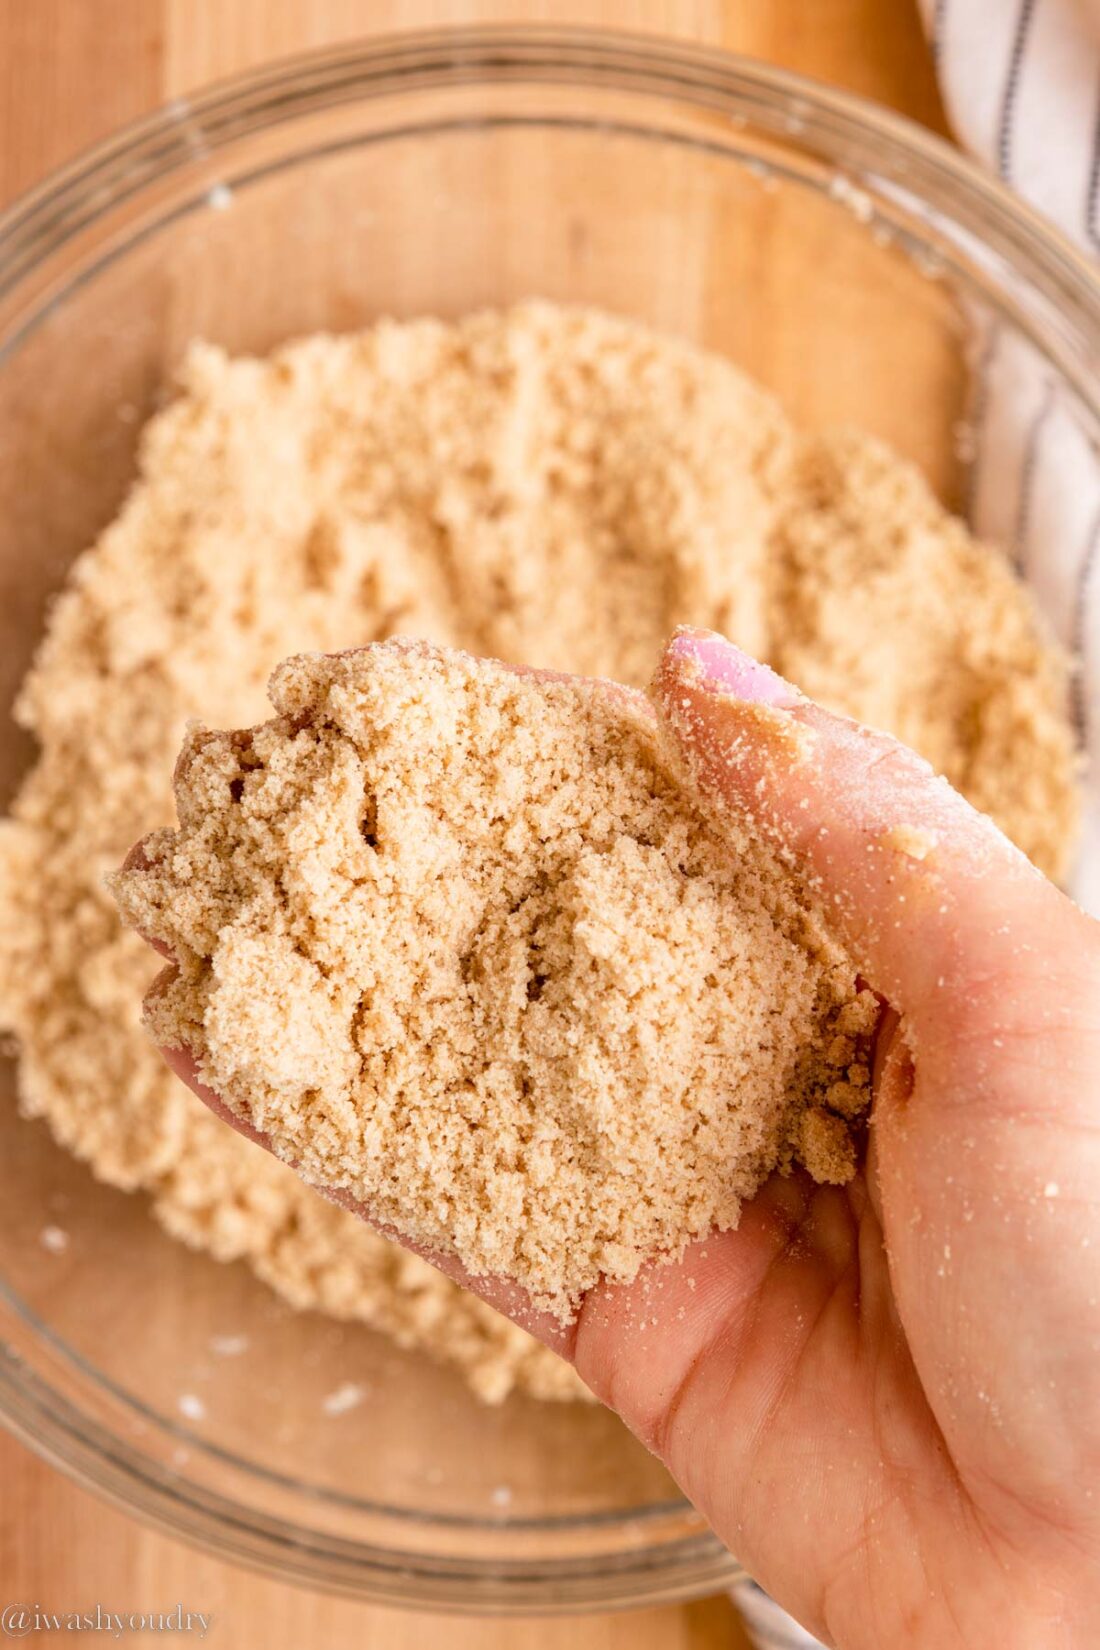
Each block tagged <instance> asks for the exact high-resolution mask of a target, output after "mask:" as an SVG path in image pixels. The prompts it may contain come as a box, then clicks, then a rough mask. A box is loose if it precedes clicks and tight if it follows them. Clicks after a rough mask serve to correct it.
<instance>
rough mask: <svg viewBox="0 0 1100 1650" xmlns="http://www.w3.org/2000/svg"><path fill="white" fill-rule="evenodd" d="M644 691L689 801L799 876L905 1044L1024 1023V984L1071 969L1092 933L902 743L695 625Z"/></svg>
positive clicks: (1028, 994)
mask: <svg viewBox="0 0 1100 1650" xmlns="http://www.w3.org/2000/svg"><path fill="white" fill-rule="evenodd" d="M653 697H654V700H655V702H656V705H657V709H658V713H659V715H660V717H661V719H662V721H663V723H664V725H665V727H666V728H667V730H668V731H669V732H670V733H671V736H672V738H673V741H674V743H675V744H676V746H677V747H678V749H679V752H680V754H681V757H682V759H683V761H684V763H685V765H686V767H687V768H688V771H689V774H690V776H691V778H692V780H693V782H694V784H695V786H696V788H697V790H698V791H699V793H700V795H701V796H702V798H703V800H704V801H705V802H706V803H707V804H708V805H710V806H711V807H712V808H714V809H716V810H717V812H718V813H719V815H720V814H721V812H722V811H723V810H731V809H732V810H735V811H736V812H737V813H738V814H740V815H742V816H744V815H745V814H748V815H749V816H750V818H752V819H753V820H754V822H755V823H756V825H757V827H758V829H759V830H760V831H761V832H762V834H763V835H764V836H765V837H766V838H767V839H768V840H769V841H770V842H771V843H772V844H773V845H774V846H775V847H776V848H777V849H778V850H779V852H780V854H781V855H782V856H783V857H784V859H786V860H788V861H789V862H792V863H797V864H798V865H799V866H800V867H802V869H803V870H804V872H805V873H806V874H807V875H808V878H809V881H810V884H811V886H812V887H813V888H814V889H816V891H817V893H818V895H819V897H820V899H821V902H822V904H823V905H824V906H825V907H826V909H827V910H828V912H829V913H830V916H831V919H832V922H833V925H834V928H835V930H836V932H837V933H838V936H839V937H840V939H841V940H842V941H843V943H844V944H845V945H846V946H847V948H848V950H849V951H850V952H851V955H852V957H853V960H854V961H855V963H856V966H857V967H858V968H859V970H860V972H861V973H862V974H864V975H865V976H866V978H867V979H868V980H869V981H870V982H871V984H872V985H873V986H874V987H875V988H876V990H878V991H880V992H882V993H883V995H884V996H886V997H887V999H888V1000H889V1002H890V1003H891V1005H892V1006H893V1007H894V1008H895V1009H896V1010H897V1011H898V1013H899V1014H901V1015H902V1016H903V1017H904V1019H905V1022H906V1029H907V1033H908V1034H909V1035H910V1037H911V1038H915V1039H916V1040H918V1041H922V1039H923V1038H924V1037H926V1036H927V1037H929V1038H940V1037H945V1038H948V1039H953V1038H954V1036H955V1034H956V1033H957V1032H958V1031H959V1029H960V1026H961V1025H962V1024H963V1023H965V1026H966V1028H967V1029H968V1031H969V1032H970V1033H971V1034H973V1033H974V1032H975V1031H976V1030H979V1029H987V1028H988V1027H989V1026H990V1025H991V1024H992V1023H993V1022H995V1023H996V1025H997V1026H998V1028H1001V1029H1003V1028H1004V1027H1005V1025H1006V1024H1010V1023H1011V1022H1012V1020H1013V1018H1014V1014H1015V1012H1016V1011H1017V1010H1018V1011H1019V1012H1020V1013H1021V1014H1023V1015H1024V1016H1025V1017H1030V1018H1031V1019H1032V1021H1033V1017H1034V990H1035V987H1036V984H1037V983H1038V982H1039V980H1040V979H1041V981H1042V984H1043V987H1044V989H1045V990H1047V991H1049V990H1050V989H1051V986H1052V984H1055V983H1056V980H1052V972H1053V973H1054V974H1055V975H1056V974H1057V972H1058V968H1059V958H1060V957H1061V958H1062V959H1064V968H1065V972H1066V974H1067V976H1068V975H1069V974H1070V973H1071V972H1072V971H1073V970H1074V969H1075V968H1076V967H1077V965H1078V963H1079V954H1080V949H1081V947H1082V946H1083V945H1084V944H1085V943H1086V939H1085V933H1084V931H1085V930H1086V929H1089V930H1091V929H1092V928H1093V926H1094V925H1093V924H1092V923H1090V922H1089V921H1088V919H1087V918H1086V917H1084V916H1083V914H1082V913H1081V912H1079V911H1078V910H1077V909H1076V907H1075V906H1074V905H1073V904H1072V903H1071V902H1070V901H1069V900H1068V899H1066V898H1065V896H1064V895H1062V894H1060V893H1059V892H1058V890H1057V889H1056V888H1055V887H1054V886H1053V884H1051V883H1049V882H1047V881H1046V880H1045V878H1043V877H1042V876H1041V874H1040V873H1039V872H1038V871H1036V870H1035V869H1034V867H1033V866H1032V865H1031V864H1030V862H1029V861H1028V860H1027V859H1026V858H1025V856H1024V855H1023V854H1022V853H1020V851H1019V850H1018V849H1017V848H1015V847H1014V846H1013V845H1012V844H1011V843H1010V842H1009V841H1008V839H1007V837H1005V836H1003V835H1002V834H1001V832H1000V831H999V830H998V829H997V827H996V826H995V825H994V824H993V822H992V820H990V819H988V818H986V817H985V816H984V815H982V814H980V813H978V812H977V811H976V810H975V809H974V808H972V807H971V806H970V805H969V803H967V802H966V801H965V800H964V798H963V797H961V796H960V795H959V794H958V793H957V792H956V791H954V790H952V788H951V786H950V785H949V784H948V782H947V781H946V779H942V778H938V777H937V776H936V775H935V774H934V773H933V771H932V769H931V768H930V767H929V765H928V763H927V762H925V761H924V760H923V759H922V758H921V757H919V756H917V755H916V754H915V752H913V751H911V750H909V749H908V748H907V747H906V746H904V745H900V744H899V743H898V742H897V741H896V740H894V739H892V738H890V737H889V736H888V735H887V734H883V733H878V732H875V731H873V730H872V729H870V728H865V727H861V726H860V725H859V724H857V723H855V722H851V721H849V720H847V719H846V718H844V717H840V716H834V715H831V714H830V713H829V712H828V711H826V710H823V709H822V708H821V707H820V706H819V705H816V704H814V703H813V702H812V701H811V700H809V699H806V698H804V697H803V696H802V695H801V694H800V693H799V692H798V690H797V689H796V688H794V687H792V686H791V685H790V684H789V683H788V682H785V681H784V680H783V679H782V677H780V676H777V675H776V674H775V672H774V671H772V670H769V669H768V667H767V666H766V665H761V664H758V663H757V662H756V661H755V660H753V659H750V658H749V657H748V656H747V655H746V654H744V653H742V652H741V651H740V650H739V649H738V648H736V647H734V646H733V645H732V644H731V643H729V642H727V641H725V640H724V639H723V638H722V637H721V636H716V635H714V634H713V633H711V632H709V631H697V630H681V631H679V632H677V634H676V635H675V636H674V637H673V640H672V642H671V643H670V644H669V646H668V648H667V650H666V652H665V655H664V657H663V659H662V661H661V665H660V667H659V669H658V673H657V677H656V681H655V683H654V687H653ZM1090 937H1091V936H1090ZM1060 944H1061V946H1062V947H1063V949H1062V950H1061V951H1060V950H1059V946H1060ZM1074 953H1076V955H1075V954H1074ZM976 1022H977V1023H976Z"/></svg>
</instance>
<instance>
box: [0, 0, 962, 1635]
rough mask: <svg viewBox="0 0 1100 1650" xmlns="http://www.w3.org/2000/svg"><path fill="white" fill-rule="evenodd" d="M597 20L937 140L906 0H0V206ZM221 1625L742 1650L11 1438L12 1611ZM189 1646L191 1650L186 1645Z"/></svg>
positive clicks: (262, 1630) (8, 1585)
mask: <svg viewBox="0 0 1100 1650" xmlns="http://www.w3.org/2000/svg"><path fill="white" fill-rule="evenodd" d="M520 19H523V20H529V21H539V22H569V23H590V24H604V25H609V26H612V25H614V26H618V27H621V28H630V29H641V30H649V31H653V32H663V33H666V34H670V35H677V36H679V37H681V38H686V39H691V40H695V41H699V42H706V43H709V44H715V45H723V46H727V47H730V48H732V49H734V50H737V51H743V52H748V53H751V54H753V55H755V56H758V57H762V58H766V59H769V60H770V61H773V62H776V63H780V64H782V65H784V66H785V67H788V68H792V69H798V70H801V71H802V72H803V73H806V74H811V75H816V76H818V77H819V78H821V79H825V80H832V81H834V82H836V83H838V84H840V85H843V86H846V87H848V88H850V89H852V90H854V91H858V92H861V93H863V94H864V95H866V96H870V97H874V98H878V99H879V100H880V101H882V102H885V103H889V104H891V105H893V106H894V107H895V108H898V109H901V110H903V111H904V112H905V113H907V114H909V115H911V116H913V117H915V118H917V119H919V120H923V121H925V122H927V123H928V124H931V125H933V126H936V127H938V128H939V129H941V130H942V129H943V114H942V110H941V108H940V104H939V100H938V98H937V95H936V91H935V85H934V82H933V78H932V71H931V63H930V59H929V57H928V53H927V51H926V48H925V46H924V42H923V38H922V35H921V32H920V27H919V24H918V20H917V14H916V6H915V3H914V0H572V3H568V0H566V3H561V0H543V3H541V4H539V3H537V0H528V3H527V4H523V3H518V4H517V3H513V4H502V3H483V4H469V3H463V0H436V3H434V4H433V3H432V0H94V3H93V0H0V205H3V204H6V203H7V201H8V200H9V199H10V198H11V197H12V196H13V195H15V194H16V193H18V192H19V191H20V190H22V189H24V188H26V187H27V186H28V185H29V184H32V183H34V182H37V181H38V179H39V178H40V177H41V176H42V175H43V174H44V173H45V172H47V171H48V170H49V169H50V168H52V167H54V166H56V165H58V164H59V163H60V162H62V161H65V160H67V159H69V157H70V156H72V155H73V154H74V153H75V152H76V151H78V150H80V149H82V148H83V147H84V146H85V145H87V144H89V143H91V142H93V141H94V140H96V139H97V138H100V137H102V136H103V135H104V134H105V133H107V132H108V131H110V130H111V128H112V127H115V126H117V125H119V124H120V123H122V122H123V121H127V120H131V119H133V118H134V117H135V116H137V115H140V114H143V113H145V112H146V111H148V110H150V109H152V108H154V107H155V106H156V105H158V104H160V103H162V102H164V101H165V100H166V99H168V98H170V97H173V96H176V95H178V94H181V93H185V92H189V91H191V90H193V89H194V88H195V87H197V86H201V85H203V84H204V83H205V82H208V81H210V80H214V79H218V78H220V77H221V76H224V75H227V74H232V73H234V72H236V71H238V70H241V69H245V68H250V67H253V66H255V65H256V64H259V63H262V62H263V61H264V60H265V59H269V58H273V57H279V56H283V55H286V54H288V53H291V52H295V51H299V50H302V49H306V48H309V47H319V46H325V45H330V44H332V43H334V42H337V41H342V40H346V39H349V38H352V37H354V36H362V35H364V34H372V33H383V32H386V31H389V30H394V29H407V28H413V27H417V26H422V25H426V24H431V23H435V24H439V23H454V24H457V23H471V22H502V21H513V22H514V21H517V20H520ZM17 1601H25V1602H27V1603H28V1604H31V1603H35V1602H37V1603H38V1604H40V1605H41V1606H42V1607H43V1608H44V1609H47V1610H56V1611H64V1610H67V1609H87V1608H89V1607H94V1604H95V1603H96V1602H99V1603H100V1604H102V1606H103V1607H104V1608H105V1609H124V1610H141V1609H146V1610H148V1609H167V1608H170V1607H172V1606H174V1605H175V1604H176V1603H177V1602H178V1601H179V1602H182V1603H183V1605H184V1607H185V1608H188V1607H190V1608H191V1609H194V1610H200V1611H203V1612H204V1613H207V1614H211V1615H212V1616H213V1618H214V1622H213V1626H212V1628H211V1631H210V1633H209V1634H208V1642H209V1643H211V1644H213V1645H215V1646H217V1645H221V1646H232V1647H233V1650H237V1647H241V1650H246V1647H249V1646H253V1645H256V1646H263V1647H264V1650H284V1647H285V1650H290V1647H294V1650H303V1647H307V1646H308V1647H311V1650H312V1647H314V1646H318V1647H320V1646H324V1647H325V1650H345V1647H347V1650H350V1647H351V1646H356V1647H357V1650H360V1647H370V1646H381V1647H385V1650H404V1647H405V1646H408V1647H409V1650H412V1647H413V1646H414V1645H415V1646H420V1645H425V1644H429V1645H446V1646H448V1647H449V1650H464V1647H466V1646H474V1645H477V1646H478V1647H479V1650H496V1647H498V1646H499V1647H500V1650H503V1647H504V1646H513V1645H517V1644H522V1645H523V1646H525V1647H530V1650H557V1647H558V1646H561V1647H562V1650H564V1647H565V1646H567V1645H568V1646H569V1647H570V1650H618V1647H620V1646H621V1647H622V1650H627V1647H629V1650H647V1647H649V1646H652V1647H653V1650H657V1647H658V1646H660V1650H688V1647H691V1650H703V1647H716V1646H725V1647H731V1650H741V1647H742V1646H745V1645H746V1644H747V1642H748V1641H747V1640H746V1638H745V1636H744V1634H743V1632H742V1630H741V1628H740V1626H739V1624H738V1622H737V1620H736V1618H735V1614H734V1611H733V1609H732V1607H731V1606H730V1605H729V1603H728V1602H727V1601H726V1600H725V1599H723V1598H716V1599H709V1600H704V1601H702V1602H700V1603H697V1604H691V1605H684V1606H680V1607H670V1608H668V1609H662V1610H648V1611H640V1612H635V1613H633V1614H624V1615H614V1616H611V1615H602V1616H587V1617H583V1618H576V1617H574V1618H570V1619H567V1620H563V1621H524V1622H520V1623H517V1622H493V1621H487V1620H477V1619H473V1618H442V1617H435V1616H420V1615H414V1614H411V1613H405V1612H394V1611H389V1610H381V1609H375V1608H370V1607H367V1606H363V1605H357V1604H353V1603H348V1602H345V1601H342V1600H337V1599H331V1598H328V1597H324V1596H320V1595H317V1594H311V1593H306V1592H302V1591H300V1590H298V1589H296V1588H293V1587H287V1586H283V1585H280V1584H279V1583H278V1582H274V1581H269V1580H267V1579H264V1578H261V1577H259V1576H255V1575H252V1574H251V1573H248V1572H245V1571H243V1570H238V1569H236V1568H233V1567H231V1566H229V1565H226V1564H222V1563H219V1562H218V1561H217V1560H215V1559H212V1558H209V1557H206V1556H205V1555H201V1554H198V1553H196V1552H194V1551H192V1550H191V1549H190V1548H187V1547H184V1546H181V1545H179V1544H178V1543H176V1542H173V1541H170V1540H167V1539H165V1538H164V1537H162V1536H159V1535H155V1534H153V1533H151V1532H150V1531H148V1530H146V1529H144V1528H142V1527H141V1526H139V1525H138V1524H136V1523H134V1522H133V1521H132V1520H130V1519H128V1518H126V1517H125V1516H124V1515H122V1514H121V1513H118V1512H116V1511H114V1510H113V1509H110V1508H108V1507H106V1506H104V1505H102V1504H101V1503H100V1502H98V1501H97V1500H95V1499H93V1498H92V1497H91V1496H89V1495H88V1494H86V1493H85V1492H84V1491H82V1490H78V1489H76V1488H75V1487H74V1486H73V1485H71V1484H69V1483H68V1482H67V1481H66V1480H65V1479H63V1478H62V1477H61V1476H60V1475H59V1474H57V1473H56V1472H54V1471H53V1470H52V1469H51V1468H49V1467H47V1466H46V1465H44V1464H43V1463H42V1462H40V1461H38V1460H37V1459H35V1458H34V1457H32V1456H31V1455H30V1454H28V1453H27V1452H26V1451H25V1450H23V1449H22V1448H21V1447H20V1446H19V1445H17V1444H16V1443H15V1442H13V1441H12V1440H11V1439H10V1438H8V1437H7V1436H6V1434H2V1433H0V1607H2V1606H3V1605H5V1604H9V1603H13V1602H17ZM189 1642H194V1641H193V1640H189Z"/></svg>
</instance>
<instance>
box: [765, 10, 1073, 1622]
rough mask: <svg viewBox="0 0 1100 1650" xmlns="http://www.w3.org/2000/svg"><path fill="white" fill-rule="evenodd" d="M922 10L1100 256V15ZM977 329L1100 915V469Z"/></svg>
mask: <svg viewBox="0 0 1100 1650" xmlns="http://www.w3.org/2000/svg"><path fill="white" fill-rule="evenodd" d="M918 4H919V6H920V9H921V13H922V16H923V18H924V22H925V26H926V28H927V31H928V35H929V39H930V41H931V44H932V50H933V53H934V55H935V60H936V72H937V75H938V77H939V82H940V89H941V91H942V92H943V97H944V102H945V103H946V105H947V110H948V113H949V115H950V117H951V122H952V125H953V127H954V130H955V134H956V136H957V137H958V139H959V141H960V142H961V143H962V144H963V145H964V146H965V147H966V148H967V149H969V150H970V151H971V152H972V153H973V154H974V155H976V156H978V157H979V158H980V159H981V160H983V161H985V162H986V164H987V165H988V166H990V167H992V168H993V169H994V170H995V171H996V172H997V173H998V174H999V176H1000V177H1001V178H1002V179H1003V180H1004V182H1005V183H1007V184H1009V185H1010V186H1011V187H1012V188H1013V189H1017V190H1019V192H1020V194H1021V195H1023V196H1024V197H1025V198H1026V199H1027V200H1028V201H1030V202H1031V204H1032V205H1033V206H1035V207H1037V208H1038V209H1039V210H1040V211H1041V212H1043V213H1045V214H1046V216H1047V217H1049V218H1051V219H1053V221H1054V222H1055V223H1056V224H1057V225H1058V226H1059V228H1060V229H1062V230H1063V231H1064V232H1065V233H1066V234H1067V235H1069V236H1070V238H1071V239H1073V240H1074V241H1076V242H1077V244H1078V245H1079V246H1082V247H1084V248H1086V249H1087V250H1088V251H1091V252H1092V253H1094V254H1100V0H918ZM974 324H975V333H976V337H975V339H974V360H975V364H976V370H975V374H974V388H973V403H972V407H971V422H972V424H973V428H974V464H973V468H972V471H971V479H970V499H969V504H968V511H967V513H968V516H969V519H970V522H971V525H972V526H973V527H974V528H975V530H976V531H977V532H978V533H979V534H981V535H982V536H983V537H985V538H989V539H992V540H993V541H994V542H995V543H998V544H1000V545H1002V546H1003V547H1004V548H1005V549H1007V550H1008V551H1009V552H1010V554H1011V555H1012V557H1013V559H1014V561H1015V563H1016V566H1017V567H1018V568H1019V570H1020V572H1021V573H1022V574H1023V576H1024V577H1025V578H1026V579H1027V580H1028V582H1029V584H1031V586H1032V587H1033V589H1034V590H1035V593H1036V596H1037V598H1038V600H1039V603H1040V605H1041V606H1042V608H1043V611H1044V612H1045V613H1046V615H1047V618H1048V620H1049V621H1050V623H1051V625H1052V626H1053V628H1054V631H1055V634H1056V635H1057V636H1058V637H1059V639H1060V640H1061V641H1062V642H1063V644H1064V645H1065V646H1067V647H1068V648H1069V649H1071V651H1072V652H1073V653H1074V654H1075V655H1076V657H1077V658H1078V660H1079V674H1078V676H1077V679H1076V683H1075V686H1076V695H1075V697H1076V713H1077V718H1078V725H1079V729H1080V733H1081V738H1082V742H1083V744H1084V746H1085V750H1086V752H1087V753H1088V756H1089V774H1088V776H1087V779H1086V797H1085V816H1086V817H1085V832H1084V841H1083V843H1082V853H1081V863H1080V869H1079V872H1078V875H1077V878H1076V880H1075V884H1074V890H1073V891H1074V893H1075V894H1076V896H1077V898H1078V899H1079V900H1080V901H1081V903H1082V905H1084V906H1085V907H1086V909H1088V910H1091V911H1092V912H1093V913H1094V914H1095V915H1097V916H1100V456H1098V455H1097V453H1096V452H1095V451H1094V450H1093V449H1092V448H1091V447H1090V446H1089V444H1088V442H1087V440H1086V438H1085V435H1084V433H1083V431H1082V430H1081V428H1080V426H1079V424H1078V423H1077V422H1076V421H1075V419H1074V418H1073V416H1072V414H1071V412H1070V410H1069V408H1068V406H1067V405H1066V403H1065V401H1064V399H1063V397H1062V395H1061V393H1060V391H1059V387H1058V385H1057V384H1056V382H1054V381H1053V380H1052V378H1051V376H1050V374H1049V373H1048V372H1046V371H1045V370H1044V368H1043V365H1042V362H1041V361H1040V360H1039V358H1038V357H1037V355H1036V354H1035V351H1034V350H1033V349H1032V347H1031V346H1030V345H1028V344H1027V343H1026V342H1025V341H1024V340H1023V339H1021V338H1019V337H1017V336H1016V335H1015V334H1013V333H1010V332H1009V331H1008V330H1007V329H1005V328H1004V327H1001V326H998V325H997V324H996V323H994V322H993V321H992V320H991V319H990V318H989V317H982V316H980V315H979V316H976V317H975V318H974ZM733 1598H734V1602H735V1603H736V1604H737V1606H738V1609H739V1610H740V1612H741V1615H742V1618H743V1620H744V1622H745V1626H746V1628H747V1629H748V1631H749V1632H750V1634H751V1635H752V1638H753V1640H754V1642H755V1643H756V1644H757V1645H758V1646H759V1647H760V1650H814V1647H817V1650H820V1646H818V1641H817V1640H816V1639H815V1638H813V1637H811V1635H810V1634H809V1633H807V1632H806V1631H805V1629H804V1628H801V1627H799V1626H798V1625H797V1623H796V1622H794V1621H793V1620H792V1619H791V1617H790V1616H788V1615H786V1614H785V1613H784V1611H782V1610H780V1608H779V1607H778V1605H777V1604H775V1603H774V1602H773V1600H772V1599H770V1598H769V1597H768V1595H767V1594H766V1593H764V1592H763V1591H762V1590H761V1589H760V1588H759V1587H758V1586H757V1585H756V1583H755V1582H753V1581H748V1580H746V1581H743V1582H741V1583H740V1584H739V1585H738V1586H736V1587H735V1588H734V1589H733ZM842 1650H843V1647H842Z"/></svg>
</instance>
